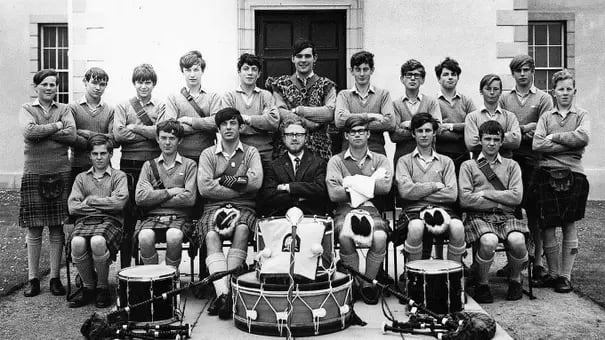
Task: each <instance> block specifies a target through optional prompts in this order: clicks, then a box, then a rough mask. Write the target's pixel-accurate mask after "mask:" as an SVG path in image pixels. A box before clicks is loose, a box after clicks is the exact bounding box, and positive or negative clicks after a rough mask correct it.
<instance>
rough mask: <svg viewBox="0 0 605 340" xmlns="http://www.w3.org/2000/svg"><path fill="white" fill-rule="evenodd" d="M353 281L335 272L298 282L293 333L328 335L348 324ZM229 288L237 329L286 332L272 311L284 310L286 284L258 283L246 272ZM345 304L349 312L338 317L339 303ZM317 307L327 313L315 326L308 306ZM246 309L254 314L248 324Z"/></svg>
mask: <svg viewBox="0 0 605 340" xmlns="http://www.w3.org/2000/svg"><path fill="white" fill-rule="evenodd" d="M352 282H353V281H352V278H351V277H350V276H348V275H345V274H342V273H338V272H337V273H335V275H334V276H333V279H332V280H329V281H323V282H315V283H309V284H297V285H296V286H297V290H295V293H294V296H295V298H294V301H293V308H294V312H293V314H292V315H293V317H292V321H291V327H290V329H291V331H292V335H293V336H310V335H318V334H327V333H332V332H336V331H339V330H342V329H345V328H346V327H348V326H349V324H350V319H351V299H352V290H351V287H352ZM231 289H232V295H233V300H234V303H233V305H234V316H233V320H234V322H235V326H236V327H237V328H239V329H241V330H243V331H246V332H249V333H253V334H262V335H271V336H280V335H284V334H285V332H286V329H285V321H284V322H283V328H282V329H281V330H282V332H280V327H279V323H278V321H277V316H276V314H275V312H274V310H275V311H285V310H287V308H288V298H287V296H288V286H286V285H277V284H261V283H260V282H259V281H258V279H257V278H256V275H254V273H248V274H244V275H241V276H239V277H238V278H237V279H235V278H234V279H233V281H232V283H231ZM303 301H304V302H303ZM307 305H308V306H307ZM345 305H346V306H348V307H346V308H347V309H348V311H347V312H346V313H344V315H342V316H341V310H340V306H345ZM320 307H323V308H324V309H325V310H326V314H325V317H322V318H320V319H319V321H318V327H317V329H316V328H315V323H314V321H313V313H312V311H311V309H318V308H320ZM248 308H249V309H250V310H254V311H256V314H257V317H256V319H255V320H249V324H248V320H247V317H246V310H247V309H248Z"/></svg>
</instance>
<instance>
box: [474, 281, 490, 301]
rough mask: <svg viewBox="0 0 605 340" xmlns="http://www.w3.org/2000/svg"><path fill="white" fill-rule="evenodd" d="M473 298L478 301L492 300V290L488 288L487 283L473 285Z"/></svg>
mask: <svg viewBox="0 0 605 340" xmlns="http://www.w3.org/2000/svg"><path fill="white" fill-rule="evenodd" d="M473 298H474V299H475V301H477V302H478V303H492V302H494V297H493V296H492V291H491V290H490V289H489V286H488V285H478V286H477V287H475V294H473Z"/></svg>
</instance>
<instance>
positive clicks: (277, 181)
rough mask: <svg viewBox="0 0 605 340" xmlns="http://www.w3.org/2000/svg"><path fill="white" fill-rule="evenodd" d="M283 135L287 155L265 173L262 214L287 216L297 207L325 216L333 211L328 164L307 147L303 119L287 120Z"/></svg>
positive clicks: (282, 131)
mask: <svg viewBox="0 0 605 340" xmlns="http://www.w3.org/2000/svg"><path fill="white" fill-rule="evenodd" d="M280 132H281V135H282V140H283V143H284V146H285V147H286V150H287V152H286V153H284V154H283V155H281V156H280V157H279V158H277V159H275V160H273V161H272V162H271V163H270V164H269V167H267V171H266V173H265V174H264V180H263V186H262V189H261V191H260V193H259V202H258V203H259V209H260V210H261V214H262V215H265V216H284V215H285V214H286V211H287V210H288V209H290V208H291V207H294V206H296V207H299V208H300V209H301V210H302V211H303V212H304V213H305V214H306V215H319V216H321V215H325V214H326V213H328V212H329V209H330V200H329V198H328V192H327V191H326V161H324V160H323V159H322V158H321V157H319V156H317V155H316V154H315V153H313V152H312V151H310V150H308V149H307V148H306V146H305V144H306V140H307V129H306V127H305V124H304V123H303V121H302V119H300V118H298V117H292V118H286V120H284V121H283V122H282V124H281V126H280Z"/></svg>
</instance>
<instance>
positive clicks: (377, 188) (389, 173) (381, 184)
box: [374, 154, 393, 195]
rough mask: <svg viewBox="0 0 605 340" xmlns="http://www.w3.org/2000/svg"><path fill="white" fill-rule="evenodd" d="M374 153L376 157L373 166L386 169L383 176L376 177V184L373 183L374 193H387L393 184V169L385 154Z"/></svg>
mask: <svg viewBox="0 0 605 340" xmlns="http://www.w3.org/2000/svg"><path fill="white" fill-rule="evenodd" d="M374 155H375V156H376V157H378V161H377V164H376V166H375V168H376V169H379V168H383V169H385V170H386V174H385V176H384V177H382V178H377V179H376V184H374V195H387V194H388V193H389V192H390V191H391V187H392V186H393V169H392V167H391V162H390V161H389V160H388V159H387V157H386V156H383V155H379V154H374Z"/></svg>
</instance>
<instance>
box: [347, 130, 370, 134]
mask: <svg viewBox="0 0 605 340" xmlns="http://www.w3.org/2000/svg"><path fill="white" fill-rule="evenodd" d="M365 132H368V129H361V130H351V131H349V134H350V135H352V136H361V135H362V134H364V133H365Z"/></svg>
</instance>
